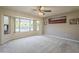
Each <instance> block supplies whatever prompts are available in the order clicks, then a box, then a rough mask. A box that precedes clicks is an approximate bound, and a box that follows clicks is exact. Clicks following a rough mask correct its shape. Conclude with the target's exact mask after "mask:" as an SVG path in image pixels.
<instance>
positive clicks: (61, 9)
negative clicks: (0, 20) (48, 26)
mask: <svg viewBox="0 0 79 59" xmlns="http://www.w3.org/2000/svg"><path fill="white" fill-rule="evenodd" d="M0 8H3V9H8V10H14V11H19V12H24V13H28V14H31V15H35V16H39V17H47V16H51V15H57V14H61V13H66V12H70V11H74V10H78V9H79V6H45V9H50V10H52V12H46V13H45V15H44V16H40V15H38V12H37V11H34V10H33V9H36V8H37V6H0Z"/></svg>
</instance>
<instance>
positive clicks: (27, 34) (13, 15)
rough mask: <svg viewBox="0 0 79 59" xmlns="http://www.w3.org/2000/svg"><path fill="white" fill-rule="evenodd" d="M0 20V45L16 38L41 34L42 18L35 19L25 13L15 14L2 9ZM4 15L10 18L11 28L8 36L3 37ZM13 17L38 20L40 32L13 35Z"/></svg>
mask: <svg viewBox="0 0 79 59" xmlns="http://www.w3.org/2000/svg"><path fill="white" fill-rule="evenodd" d="M0 14H1V15H0V20H1V24H0V25H1V26H0V30H1V44H3V43H5V42H7V41H9V40H13V39H16V38H22V37H27V36H32V35H40V34H42V23H43V20H42V18H39V17H35V16H32V15H29V14H26V13H22V12H17V11H12V10H4V9H0ZM4 15H8V16H11V24H10V26H11V28H10V30H11V31H10V32H11V33H10V34H6V35H4V33H3V31H4V29H3V16H4ZM15 16H22V17H26V18H31V19H33V20H39V21H40V23H41V25H40V31H32V32H22V33H14V18H13V17H15Z"/></svg>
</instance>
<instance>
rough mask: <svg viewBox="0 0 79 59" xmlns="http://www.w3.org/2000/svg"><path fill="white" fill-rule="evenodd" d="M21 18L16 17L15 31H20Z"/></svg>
mask: <svg viewBox="0 0 79 59" xmlns="http://www.w3.org/2000/svg"><path fill="white" fill-rule="evenodd" d="M19 23H20V22H19V18H16V19H15V32H19Z"/></svg>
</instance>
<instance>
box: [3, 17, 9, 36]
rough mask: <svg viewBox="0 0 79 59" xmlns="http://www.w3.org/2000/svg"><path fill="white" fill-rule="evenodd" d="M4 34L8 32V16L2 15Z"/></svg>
mask: <svg viewBox="0 0 79 59" xmlns="http://www.w3.org/2000/svg"><path fill="white" fill-rule="evenodd" d="M4 34H9V16H4Z"/></svg>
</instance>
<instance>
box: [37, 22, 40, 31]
mask: <svg viewBox="0 0 79 59" xmlns="http://www.w3.org/2000/svg"><path fill="white" fill-rule="evenodd" d="M36 23H37V29H36V30H37V31H39V29H40V21H36Z"/></svg>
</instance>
